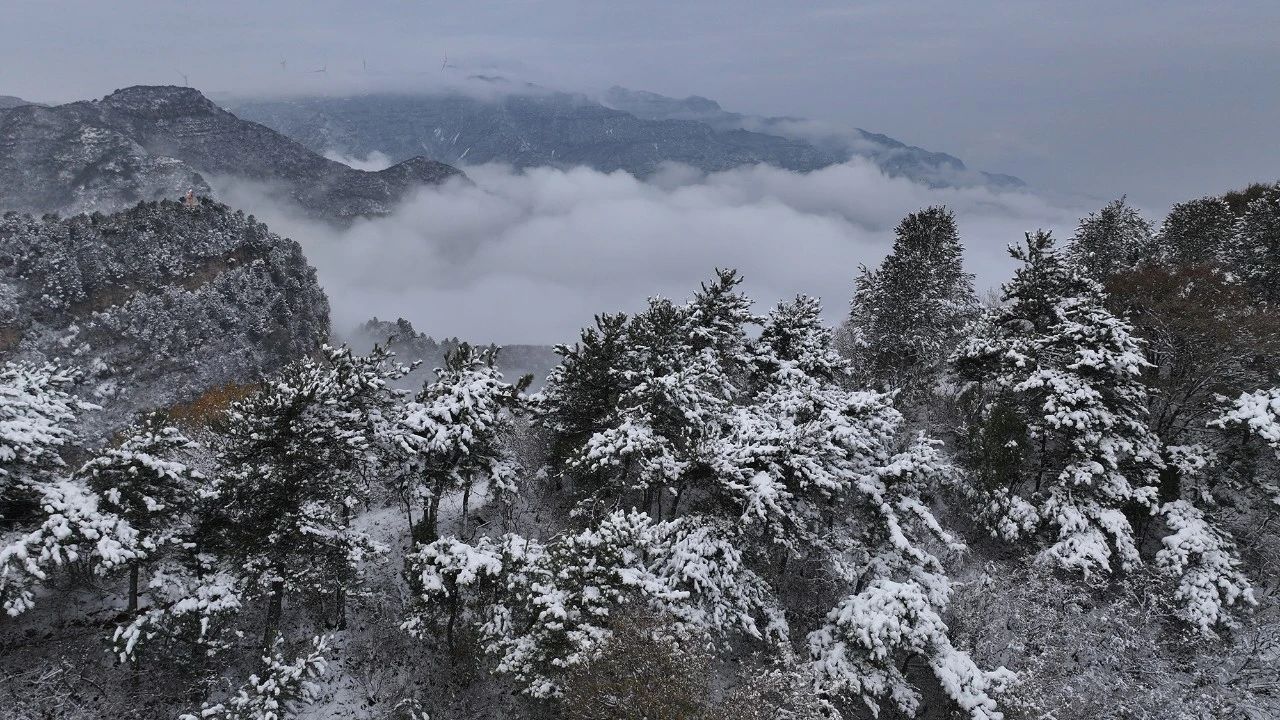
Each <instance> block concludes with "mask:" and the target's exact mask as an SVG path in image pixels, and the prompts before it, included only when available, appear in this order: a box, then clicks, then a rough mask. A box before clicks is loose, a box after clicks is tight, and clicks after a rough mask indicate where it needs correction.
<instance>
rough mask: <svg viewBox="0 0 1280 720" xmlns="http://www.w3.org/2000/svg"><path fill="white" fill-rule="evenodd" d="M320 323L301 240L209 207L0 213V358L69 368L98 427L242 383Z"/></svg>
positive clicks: (313, 336)
mask: <svg viewBox="0 0 1280 720" xmlns="http://www.w3.org/2000/svg"><path fill="white" fill-rule="evenodd" d="M328 326H329V304H328V300H327V299H326V298H325V296H324V293H323V291H322V290H321V289H320V286H319V284H318V283H317V281H316V276H315V270H314V269H313V268H311V267H310V266H309V265H308V264H307V261H306V259H305V258H304V257H303V255H302V250H301V248H300V247H299V246H298V244H297V243H296V242H294V241H292V240H288V239H285V238H281V237H280V236H278V235H275V234H273V233H271V232H270V231H269V230H268V229H267V227H266V226H265V225H263V224H262V223H259V222H257V221H255V220H254V219H253V218H252V217H246V216H245V215H244V214H243V213H241V212H237V211H233V210H231V209H230V208H228V207H226V206H225V205H220V204H218V203H215V202H213V201H210V200H202V201H201V202H200V203H199V204H198V205H197V206H195V207H186V206H184V205H183V204H181V203H177V202H172V201H162V202H159V203H143V204H139V205H137V206H135V207H133V208H131V209H129V210H126V211H123V212H119V213H116V214H113V215H101V214H93V215H78V216H75V217H71V218H68V219H65V220H58V219H53V218H46V219H37V218H32V217H31V216H29V215H19V214H16V213H7V214H5V215H4V217H3V219H0V358H3V359H29V360H36V361H39V360H44V359H58V360H62V361H66V362H73V363H74V364H75V365H76V366H78V367H79V368H80V369H81V370H83V371H84V373H85V382H84V384H83V386H82V391H83V394H85V395H86V396H87V397H88V399H89V400H90V401H92V402H94V403H97V404H100V405H102V406H104V411H103V412H98V413H91V414H90V415H89V417H91V418H93V420H94V422H96V423H99V424H100V425H101V428H100V430H102V431H109V430H110V429H112V428H113V427H115V426H118V425H119V424H120V423H121V422H123V421H125V420H128V419H129V416H130V415H131V414H132V413H134V412H136V411H143V410H152V409H158V408H165V407H168V406H170V405H173V404H174V403H177V402H183V401H190V400H192V399H194V398H196V397H198V396H199V395H201V394H202V393H203V392H205V391H206V390H209V389H212V388H218V387H222V386H225V385H228V384H232V383H235V384H243V383H251V382H253V381H255V380H257V379H258V378H259V377H260V376H261V375H262V374H263V373H268V372H271V371H274V370H276V369H278V368H280V367H281V366H283V365H284V364H286V363H288V362H289V361H291V360H293V359H296V358H298V357H301V356H303V355H305V354H308V353H310V352H312V351H314V350H315V349H316V348H317V347H318V346H319V344H320V343H321V342H322V340H323V339H324V337H325V336H326V335H327V332H328Z"/></svg>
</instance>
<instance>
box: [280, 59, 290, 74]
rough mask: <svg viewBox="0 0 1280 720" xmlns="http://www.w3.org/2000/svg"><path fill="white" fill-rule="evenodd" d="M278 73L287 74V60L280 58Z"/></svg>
mask: <svg viewBox="0 0 1280 720" xmlns="http://www.w3.org/2000/svg"><path fill="white" fill-rule="evenodd" d="M280 71H281V72H289V61H288V60H286V59H284V58H280Z"/></svg>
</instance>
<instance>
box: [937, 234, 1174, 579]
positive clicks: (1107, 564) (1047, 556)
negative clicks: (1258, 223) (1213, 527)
mask: <svg viewBox="0 0 1280 720" xmlns="http://www.w3.org/2000/svg"><path fill="white" fill-rule="evenodd" d="M1010 251H1011V252H1012V254H1013V256H1014V257H1015V258H1016V259H1018V260H1020V261H1021V262H1022V263H1023V265H1022V267H1020V268H1019V269H1018V270H1017V272H1016V274H1015V277H1014V279H1013V280H1012V281H1011V282H1009V283H1008V284H1006V285H1005V287H1004V301H1005V303H1004V305H1003V306H1001V307H998V308H995V309H993V310H991V311H989V312H988V313H987V314H986V315H985V317H984V318H983V319H982V321H981V322H980V324H979V325H978V327H977V328H976V331H975V335H974V336H973V337H971V338H969V339H968V340H967V341H966V342H965V343H964V344H963V345H961V347H960V348H959V349H958V350H957V351H956V353H955V355H954V357H953V366H954V369H955V371H956V373H957V374H958V375H959V377H960V378H961V379H962V380H964V381H968V382H969V383H971V388H970V390H969V392H971V393H974V395H973V403H974V407H976V416H975V417H974V418H973V421H972V423H971V437H970V443H969V461H970V465H971V467H972V472H970V473H966V474H963V475H960V476H958V478H959V482H958V485H957V486H958V487H959V488H960V489H962V490H963V491H964V492H965V493H966V494H968V495H969V496H970V497H972V498H973V499H974V500H975V501H976V503H977V504H978V506H979V510H980V515H981V517H982V518H983V519H984V520H985V522H986V523H987V525H988V526H989V528H990V529H991V531H992V532H993V533H994V534H995V535H997V536H999V537H1002V538H1005V539H1008V540H1015V539H1018V538H1021V537H1024V536H1030V535H1036V534H1038V533H1040V532H1042V531H1047V532H1048V533H1049V535H1050V538H1051V542H1050V544H1049V546H1048V547H1047V548H1045V549H1044V550H1043V551H1042V552H1041V556H1040V557H1041V559H1042V560H1043V561H1044V562H1047V563H1050V564H1053V565H1056V566H1059V567H1063V568H1068V569H1073V570H1078V571H1081V572H1083V573H1085V574H1089V573H1092V572H1101V573H1104V574H1105V573H1108V572H1111V571H1114V570H1117V569H1120V568H1124V567H1128V566H1130V565H1132V564H1133V563H1135V562H1137V561H1138V560H1139V558H1138V548H1137V545H1136V542H1135V538H1134V532H1133V527H1132V526H1131V524H1130V521H1129V517H1128V515H1127V514H1126V513H1129V512H1142V513H1146V512H1148V511H1149V510H1150V509H1151V508H1152V507H1153V503H1154V502H1155V499H1156V487H1155V485H1156V483H1157V481H1158V473H1159V469H1160V467H1161V460H1160V448H1159V443H1158V441H1157V440H1156V438H1155V437H1154V436H1153V435H1152V434H1151V432H1150V431H1149V429H1148V427H1147V417H1146V413H1147V407H1146V403H1147V394H1146V390H1145V388H1144V387H1143V385H1142V384H1141V382H1140V378H1139V375H1140V372H1141V370H1142V368H1143V367H1145V366H1146V365H1147V361H1146V359H1145V358H1144V357H1143V354H1142V349H1141V347H1140V345H1139V343H1138V342H1137V341H1136V340H1135V339H1134V338H1133V337H1132V336H1131V334H1130V328H1129V326H1128V324H1127V323H1125V322H1124V321H1122V320H1120V319H1119V318H1116V317H1115V316H1113V315H1112V314H1111V313H1109V312H1107V310H1106V309H1105V308H1103V307H1102V304H1101V300H1100V297H1099V293H1098V291H1097V288H1096V286H1095V285H1093V284H1092V283H1090V282H1089V281H1086V280H1082V279H1081V278H1080V277H1078V276H1077V274H1076V271H1075V269H1074V268H1072V267H1071V266H1070V265H1068V264H1067V263H1065V262H1064V261H1063V260H1062V259H1061V258H1060V257H1059V256H1058V255H1057V253H1056V252H1054V249H1053V240H1052V238H1051V237H1050V236H1049V235H1048V234H1047V233H1044V232H1039V233H1036V234H1028V236H1027V243H1026V247H1017V248H1010Z"/></svg>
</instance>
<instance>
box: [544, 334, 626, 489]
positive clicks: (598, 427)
mask: <svg viewBox="0 0 1280 720" xmlns="http://www.w3.org/2000/svg"><path fill="white" fill-rule="evenodd" d="M626 332H627V316H626V315H625V314H623V313H616V314H601V315H597V316H596V317H595V326H594V327H589V328H584V329H583V330H582V333H581V335H580V336H579V338H578V342H576V343H574V344H573V345H559V346H557V347H556V353H557V354H558V355H559V356H560V358H561V359H560V364H559V365H557V366H556V367H554V368H552V370H551V372H550V373H549V374H548V376H547V381H546V383H545V386H544V387H543V389H542V391H541V392H539V393H538V394H536V395H534V396H533V398H531V399H530V407H531V409H532V411H533V414H534V417H535V418H536V419H537V421H538V423H539V425H541V426H542V427H543V428H544V429H546V431H547V432H549V433H550V435H551V447H550V450H549V458H548V460H549V462H550V464H551V467H552V469H553V470H554V471H556V472H564V471H565V470H566V469H567V466H568V463H569V461H570V460H572V459H573V458H574V457H575V456H576V454H577V453H578V451H579V450H580V449H581V448H582V446H583V445H584V444H585V443H586V441H587V439H588V438H590V437H591V436H592V435H595V434H596V433H597V432H600V431H602V430H604V429H605V428H606V427H608V426H609V425H610V424H611V423H612V422H613V420H612V418H613V414H614V413H615V412H616V408H617V405H618V396H619V395H620V394H621V393H622V390H623V387H624V382H625V380H624V377H623V373H624V372H625V371H626V365H625V362H626V359H627V343H626Z"/></svg>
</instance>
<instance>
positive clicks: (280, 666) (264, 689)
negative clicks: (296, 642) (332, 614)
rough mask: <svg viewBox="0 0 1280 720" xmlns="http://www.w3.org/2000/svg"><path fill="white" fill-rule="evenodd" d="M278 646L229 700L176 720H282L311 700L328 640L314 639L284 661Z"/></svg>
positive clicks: (325, 665)
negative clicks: (292, 656) (310, 645)
mask: <svg viewBox="0 0 1280 720" xmlns="http://www.w3.org/2000/svg"><path fill="white" fill-rule="evenodd" d="M280 645H281V643H279V642H277V643H276V644H275V645H274V646H273V647H272V648H271V651H270V652H268V653H264V654H263V657H262V663H261V671H260V672H259V673H254V674H253V675H250V676H249V680H248V681H247V682H246V683H244V684H243V685H241V686H240V687H239V688H238V689H237V690H236V692H235V694H233V695H232V696H231V697H229V698H227V699H226V700H223V701H222V702H215V703H209V702H206V703H205V704H204V705H203V706H202V707H201V708H200V712H199V713H196V714H190V713H188V714H184V715H180V716H179V717H178V720H285V719H286V718H288V717H292V716H293V714H294V713H295V712H296V711H297V710H298V708H299V707H301V706H302V705H304V704H305V703H307V702H308V701H310V700H312V699H314V698H315V697H316V695H317V693H318V688H317V687H316V684H315V683H314V682H313V680H315V679H316V678H318V677H320V676H321V675H323V674H324V673H325V671H326V670H327V669H328V666H329V662H328V660H327V659H326V658H325V653H326V652H328V649H329V647H328V639H327V638H322V637H317V638H315V639H314V640H313V641H312V647H311V650H310V651H309V652H307V653H306V654H305V655H299V656H298V657H296V658H293V659H292V660H286V659H285V657H284V653H283V650H282V648H281V647H280Z"/></svg>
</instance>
